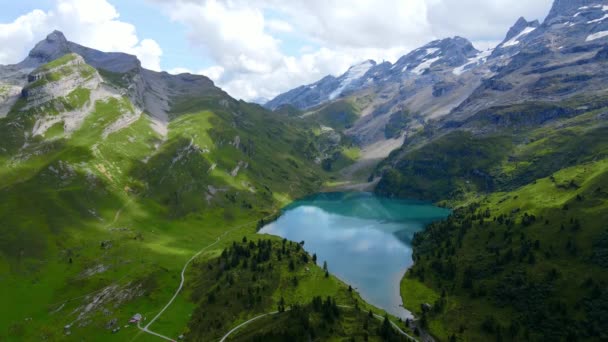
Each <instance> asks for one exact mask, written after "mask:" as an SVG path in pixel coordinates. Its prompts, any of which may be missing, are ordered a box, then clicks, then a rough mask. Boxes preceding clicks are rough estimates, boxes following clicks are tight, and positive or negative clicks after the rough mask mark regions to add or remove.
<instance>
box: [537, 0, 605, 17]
mask: <svg viewBox="0 0 608 342" xmlns="http://www.w3.org/2000/svg"><path fill="white" fill-rule="evenodd" d="M591 5H608V1H606V0H555V1H554V2H553V7H551V11H550V12H549V15H548V16H547V19H545V22H549V21H550V20H552V19H554V18H556V17H560V16H570V15H572V14H574V12H576V11H577V10H578V9H579V8H581V7H584V6H591Z"/></svg>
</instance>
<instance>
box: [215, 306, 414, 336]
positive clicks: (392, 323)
mask: <svg viewBox="0 0 608 342" xmlns="http://www.w3.org/2000/svg"><path fill="white" fill-rule="evenodd" d="M338 307H340V308H343V309H354V308H353V307H352V306H348V305H338ZM287 311H289V309H287ZM278 313H279V312H278V311H273V312H269V313H265V314H262V315H259V316H256V317H254V318H252V319H250V320H248V321H246V322H243V323H241V324H239V325H237V326H236V327H234V328H232V330H230V331H229V332H228V333H227V334H226V335H224V337H222V339H221V340H220V342H225V341H226V340H227V339H228V337H230V335H232V334H234V333H235V332H236V331H237V330H239V329H241V328H242V327H244V326H246V325H248V324H250V323H252V322H254V321H257V320H258V319H260V318H263V317H266V316H272V315H276V314H278ZM374 317H376V318H377V319H378V320H381V321H382V320H384V316H380V315H378V314H374ZM389 322H391V326H392V327H393V329H395V331H397V332H398V333H400V334H401V335H403V336H405V337H408V338H410V339H411V340H413V341H418V340H416V339H415V338H414V337H412V336H410V335H408V334H407V333H406V332H405V331H403V330H402V329H401V328H400V327H399V326H398V325H397V324H395V323H394V322H393V321H391V320H389Z"/></svg>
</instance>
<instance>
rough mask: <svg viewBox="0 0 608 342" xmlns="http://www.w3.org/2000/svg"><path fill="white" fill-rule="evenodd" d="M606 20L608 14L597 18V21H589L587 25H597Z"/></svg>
mask: <svg viewBox="0 0 608 342" xmlns="http://www.w3.org/2000/svg"><path fill="white" fill-rule="evenodd" d="M606 19H608V14H604V16H603V17H601V18H599V19H595V20H589V21H588V22H587V24H594V23H599V22H600V21H604V20H606Z"/></svg>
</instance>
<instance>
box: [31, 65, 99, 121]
mask: <svg viewBox="0 0 608 342" xmlns="http://www.w3.org/2000/svg"><path fill="white" fill-rule="evenodd" d="M63 58H64V59H66V62H65V63H62V64H61V65H58V66H56V67H54V68H50V69H36V70H34V71H33V72H32V73H30V74H29V75H28V85H27V86H26V87H25V88H24V89H23V91H22V96H23V97H25V98H27V102H28V104H27V106H26V107H24V109H27V108H30V107H37V106H40V105H41V104H44V103H46V102H49V101H51V100H53V99H56V98H59V97H65V96H68V95H69V94H70V93H71V92H72V91H74V90H76V89H77V88H79V87H80V88H86V89H89V90H93V89H96V88H97V87H99V85H100V83H101V82H102V79H101V76H100V75H99V73H97V71H96V70H95V69H93V68H91V67H90V66H88V65H87V64H86V63H85V61H84V58H82V56H79V55H76V54H69V55H66V56H64V57H63Z"/></svg>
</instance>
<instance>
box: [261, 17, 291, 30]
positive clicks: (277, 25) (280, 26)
mask: <svg viewBox="0 0 608 342" xmlns="http://www.w3.org/2000/svg"><path fill="white" fill-rule="evenodd" d="M266 27H267V28H268V29H269V30H270V31H274V32H283V33H289V32H293V27H292V26H291V24H289V23H288V22H286V21H283V20H277V19H271V20H268V21H267V22H266Z"/></svg>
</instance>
